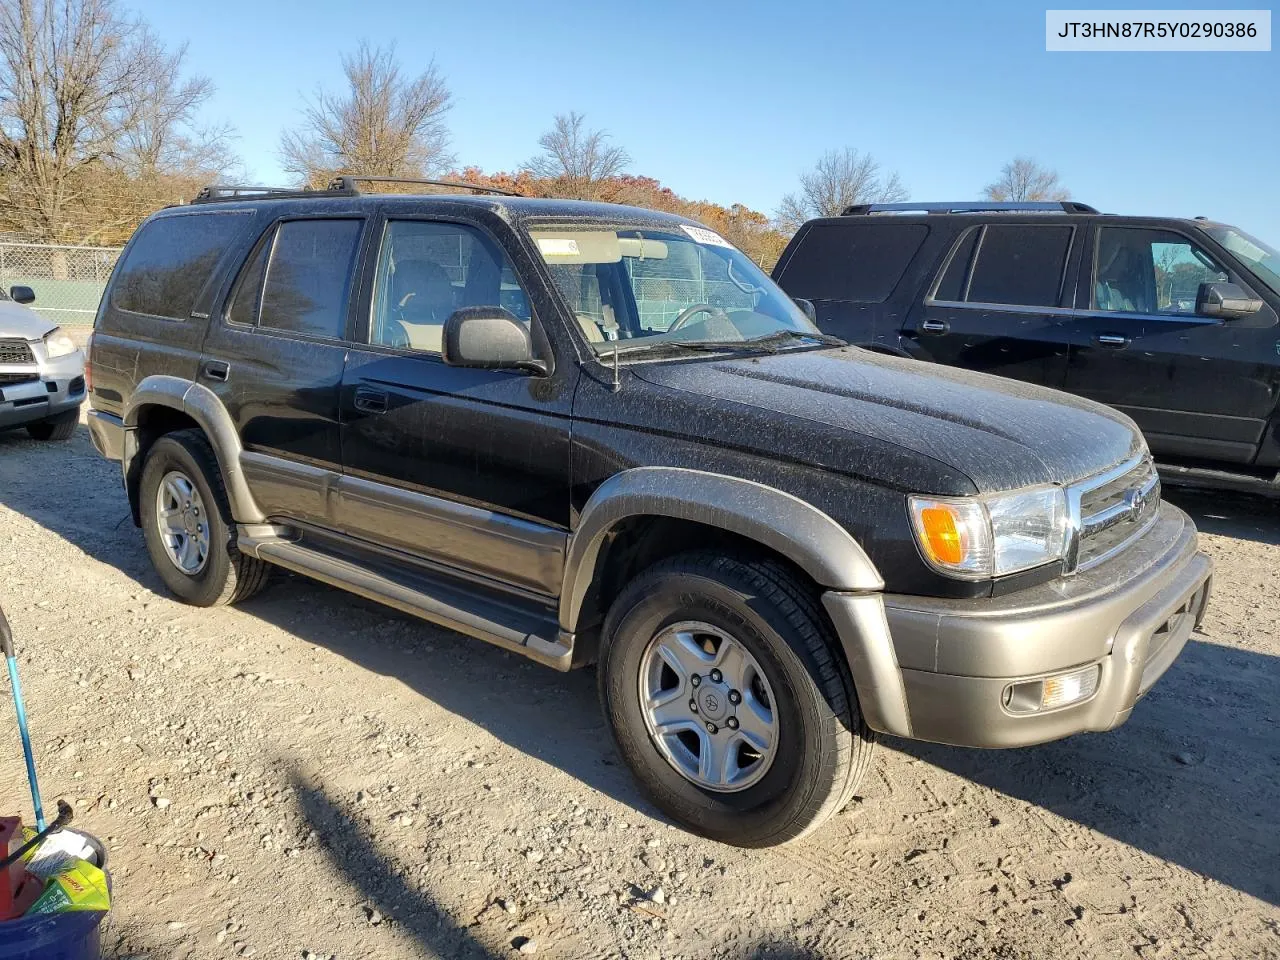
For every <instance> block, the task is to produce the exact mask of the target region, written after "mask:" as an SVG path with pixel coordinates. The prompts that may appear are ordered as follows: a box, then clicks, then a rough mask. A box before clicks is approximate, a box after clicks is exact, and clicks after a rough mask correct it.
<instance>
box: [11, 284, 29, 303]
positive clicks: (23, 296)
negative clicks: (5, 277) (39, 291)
mask: <svg viewBox="0 0 1280 960" xmlns="http://www.w3.org/2000/svg"><path fill="white" fill-rule="evenodd" d="M9 299H10V300H12V301H13V302H14V303H34V302H35V299H36V292H35V291H34V290H32V289H31V288H30V287H23V286H14V287H10V288H9Z"/></svg>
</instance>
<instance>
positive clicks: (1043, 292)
mask: <svg viewBox="0 0 1280 960" xmlns="http://www.w3.org/2000/svg"><path fill="white" fill-rule="evenodd" d="M1071 232H1072V230H1071V227H1058V226H1036V225H1023V224H989V225H988V226H987V227H986V228H985V229H984V230H983V234H982V238H981V240H980V241H979V244H978V252H977V259H976V260H975V261H974V264H973V269H972V272H971V275H970V277H969V294H968V296H967V297H965V299H966V300H967V301H968V302H970V303H1003V304H1010V305H1014V306H1026V307H1056V306H1058V303H1059V300H1060V298H1061V295H1062V276H1063V273H1064V271H1065V270H1066V266H1067V251H1068V250H1069V249H1070V248H1071Z"/></svg>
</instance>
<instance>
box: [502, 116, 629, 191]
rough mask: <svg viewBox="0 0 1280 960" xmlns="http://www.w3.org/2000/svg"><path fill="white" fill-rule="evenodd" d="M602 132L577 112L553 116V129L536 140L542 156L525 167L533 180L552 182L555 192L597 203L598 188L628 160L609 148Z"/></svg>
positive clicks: (620, 149) (619, 151) (620, 153)
mask: <svg viewBox="0 0 1280 960" xmlns="http://www.w3.org/2000/svg"><path fill="white" fill-rule="evenodd" d="M610 139H612V138H611V137H610V136H609V134H608V133H606V132H605V131H603V130H591V129H588V128H587V126H586V117H584V116H583V115H582V114H580V113H573V112H570V113H567V114H566V113H559V114H556V119H555V126H554V127H552V128H551V129H550V130H548V131H547V132H546V133H544V134H543V135H542V136H541V137H539V138H538V146H540V147H541V148H542V153H540V154H538V156H536V157H534V158H533V159H532V160H530V161H529V162H528V163H527V164H526V167H527V168H528V170H529V172H530V173H531V174H533V175H534V176H535V177H543V178H545V179H547V180H552V181H555V186H556V191H557V192H558V193H560V194H561V195H563V196H568V197H575V198H577V199H580V200H598V199H600V195H601V187H602V186H603V184H604V183H605V181H608V180H609V179H611V178H613V177H616V176H618V175H619V174H620V173H622V171H623V170H625V169H626V168H627V164H629V163H630V162H631V157H630V156H628V154H627V151H626V150H624V149H622V147H618V146H611V145H610V144H609V140H610Z"/></svg>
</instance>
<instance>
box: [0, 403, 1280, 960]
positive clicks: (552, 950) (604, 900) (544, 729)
mask: <svg viewBox="0 0 1280 960" xmlns="http://www.w3.org/2000/svg"><path fill="white" fill-rule="evenodd" d="M1171 499H1173V500H1175V501H1176V502H1177V503H1179V504H1180V505H1182V506H1183V507H1184V508H1186V509H1188V510H1189V511H1190V512H1191V513H1192V514H1193V515H1194V516H1195V518H1196V520H1197V523H1198V524H1199V525H1200V527H1201V529H1202V530H1203V531H1204V532H1205V534H1206V535H1205V536H1204V538H1203V541H1204V543H1205V546H1206V549H1207V550H1208V551H1209V552H1211V553H1212V554H1213V556H1214V559H1215V560H1216V561H1217V564H1218V567H1217V576H1216V579H1215V594H1214V598H1213V601H1212V603H1211V605H1210V609H1209V614H1208V618H1207V621H1206V623H1205V633H1204V635H1202V636H1197V637H1196V638H1195V640H1194V641H1193V642H1192V643H1190V644H1189V645H1188V647H1187V650H1186V652H1185V653H1184V654H1183V656H1182V657H1181V659H1180V660H1179V661H1178V663H1177V664H1176V665H1175V666H1174V667H1173V669H1172V670H1171V671H1170V673H1169V674H1168V675H1167V676H1166V677H1165V678H1164V680H1163V681H1162V682H1161V683H1160V684H1159V685H1158V686H1157V687H1156V689H1155V690H1154V691H1153V692H1152V694H1151V695H1150V696H1149V697H1148V698H1147V699H1146V700H1145V701H1144V702H1143V703H1142V704H1141V705H1140V706H1139V708H1138V709H1137V710H1136V711H1135V713H1134V716H1133V718H1132V719H1131V720H1130V721H1129V723H1128V724H1127V725H1125V726H1124V727H1122V728H1121V729H1119V730H1116V731H1113V732H1111V733H1109V734H1102V735H1095V736H1088V735H1086V736H1080V737H1076V738H1074V739H1072V740H1068V741H1065V742H1062V743H1057V744H1051V745H1048V746H1044V747H1038V748H1034V749H1026V750H1017V751H1005V752H982V751H966V750H957V749H950V748H943V747H936V746H930V745H925V744H915V743H908V742H903V741H896V740H889V741H885V742H884V743H883V744H882V748H881V750H880V754H879V757H878V762H877V763H876V765H875V768H874V772H873V773H872V774H871V775H870V776H869V777H868V779H867V781H866V783H865V784H864V785H863V788H862V791H861V796H859V797H858V798H856V799H855V801H854V802H853V803H852V804H850V806H849V807H847V808H846V809H845V810H844V811H843V812H842V813H841V814H839V815H838V816H837V817H836V818H834V819H833V820H832V821H831V822H830V823H829V824H828V825H827V826H826V827H825V828H824V829H822V830H820V831H819V832H818V833H817V834H816V835H815V836H814V837H813V838H811V839H810V840H808V841H805V842H803V843H801V844H799V845H796V846H792V847H788V848H784V849H778V850H771V851H762V852H749V851H740V850H736V849H733V848H729V847H723V846H719V845H717V844H714V843H710V842H706V841H702V840H699V839H697V838H695V837H692V836H689V835H688V834H685V833H683V832H681V831H680V830H678V829H676V828H674V827H673V826H671V825H669V824H667V823H666V822H664V820H663V819H662V818H661V817H660V816H658V815H657V814H656V813H655V811H653V810H652V809H651V808H650V807H649V806H648V805H647V804H646V803H645V802H644V801H643V800H642V799H641V798H640V797H639V795H638V794H637V791H636V789H635V787H634V786H633V784H632V782H631V779H630V777H629V775H628V773H627V771H626V770H625V769H624V768H623V767H622V766H621V764H620V761H619V759H618V757H617V755H616V753H615V752H614V750H613V748H612V746H611V744H610V742H609V739H608V737H607V735H606V731H605V728H604V726H603V723H602V721H601V717H600V715H599V711H598V709H597V705H596V700H595V689H594V676H593V674H592V673H591V672H590V671H582V672H579V673H575V674H571V675H569V676H562V675H560V674H557V673H554V672H552V671H550V670H547V669H545V668H542V667H539V666H536V665H533V664H530V663H526V662H524V661H523V660H521V659H520V658H518V657H514V656H512V655H510V654H507V653H505V652H502V651H500V650H497V649H496V648H492V647H488V646H486V645H484V644H481V643H478V642H475V641H470V640H467V639H465V638H463V637H460V636H457V635H455V634H451V633H448V632H445V631H441V630H439V629H436V628H434V627H431V626H430V625H426V624H423V623H420V622H417V621H415V620H411V619H409V618H406V617H402V616H400V615H398V614H396V613H394V612H392V611H389V610H386V609H384V608H381V607H378V606H376V605H373V604H369V603H365V602H363V601H361V600H359V599H356V598H354V597H352V596H349V595H347V594H344V593H342V592H340V591H337V590H333V589H330V588H327V587H324V586H322V585H319V584H315V583H311V582H309V581H307V580H304V579H301V578H296V577H291V576H288V575H284V574H283V573H281V574H278V575H277V577H276V579H275V580H274V582H273V585H272V586H271V587H270V588H269V589H268V590H267V591H266V592H265V593H263V594H262V595H260V596H259V597H257V598H255V599H253V600H252V601H250V602H248V603H247V604H245V605H244V606H242V607H237V608H235V609H225V608H224V609H220V610H213V611H206V610H197V609H193V608H189V607H184V606H182V605H180V604H178V603H176V602H174V601H173V600H171V599H169V598H168V597H167V596H165V595H164V593H163V591H162V589H161V586H160V582H159V580H158V578H157V577H156V576H155V575H154V574H153V573H152V571H151V567H150V565H149V562H148V560H147V555H146V552H145V549H144V547H143V544H142V537H141V534H140V533H139V532H138V531H137V530H136V529H135V528H134V527H133V525H132V523H131V521H130V520H129V519H128V507H127V504H126V501H125V497H124V494H123V491H122V490H121V486H120V482H119V475H118V473H117V470H116V467H115V466H114V465H113V464H108V463H106V462H104V461H102V460H100V459H99V458H98V457H97V456H96V454H95V453H94V451H93V449H92V447H91V445H90V443H89V440H88V436H87V433H86V431H85V430H84V429H83V428H82V429H81V430H80V432H79V434H78V435H77V437H76V438H75V439H74V440H73V441H71V442H70V443H66V444H53V445H39V444H36V443H33V442H31V441H29V440H27V439H26V435H25V433H21V432H20V433H10V434H0V603H3V605H4V608H5V610H6V611H7V612H8V614H9V617H10V619H11V621H12V622H13V625H14V629H15V631H16V636H17V640H18V644H19V648H20V651H21V658H20V659H21V670H22V676H23V682H24V686H25V689H26V694H27V699H28V708H29V710H30V714H31V723H32V727H33V734H34V737H35V744H36V751H37V762H38V764H39V769H40V773H41V780H42V785H43V788H44V794H45V798H46V802H47V803H48V804H49V805H50V806H52V802H53V800H54V799H56V798H59V797H62V798H66V799H68V800H70V801H72V802H73V803H75V805H76V808H77V820H78V821H79V823H80V825H82V826H83V827H85V828H86V829H89V830H91V831H92V832H94V833H96V834H97V835H98V836H100V837H101V838H103V839H104V840H105V841H106V844H107V847H108V848H109V851H110V854H109V855H110V866H111V869H112V875H113V878H114V882H115V902H116V906H115V908H114V910H113V912H112V914H111V917H110V919H109V921H108V926H107V928H106V935H105V937H104V944H105V946H106V950H107V954H108V955H109V956H116V957H137V958H142V957H146V958H170V957H172V958H186V957H212V958H220V957H236V956H245V957H247V956H258V957H262V958H282V960H283V958H329V957H334V958H342V960H354V958H364V957H378V958H389V960H395V958H408V957H449V958H454V957H507V956H511V957H518V956H521V955H529V954H536V955H538V956H548V957H614V956H627V957H688V958H693V957H732V958H745V957H752V958H755V957H786V958H800V957H823V958H845V957H848V958H872V957H874V958H877V960H882V958H883V960H888V958H908V957H938V958H977V957H1000V958H1022V957H1037V958H1038V957H1046V956H1071V957H1076V956H1080V957H1123V956H1139V957H1200V956H1213V957H1241V958H1244V957H1280V804H1278V803H1277V798H1278V797H1280V703H1278V701H1277V696H1276V690H1277V681H1278V680H1280V640H1278V639H1277V637H1276V635H1275V632H1274V630H1275V624H1276V622H1277V619H1278V618H1280V597H1277V591H1276V584H1277V576H1276V570H1277V565H1278V562H1280V504H1270V503H1267V502H1264V501H1259V500H1251V499H1249V498H1244V497H1229V496H1225V495H1217V494H1191V493H1186V492H1184V493H1172V494H1171ZM7 692H8V691H7V685H5V688H4V690H3V694H4V698H5V699H7ZM2 709H3V711H5V712H7V711H8V710H9V708H8V707H7V706H4V707H3V708H2ZM0 737H3V740H4V741H5V742H4V744H3V746H0V785H3V789H2V790H0V799H2V800H3V801H4V802H3V808H4V810H5V811H6V812H11V811H12V810H13V808H15V807H19V806H20V807H21V808H23V809H26V808H27V799H26V797H25V776H24V774H23V771H22V767H21V759H20V758H21V753H20V750H19V749H18V741H17V736H16V733H15V732H14V730H13V728H12V724H11V723H9V722H7V721H0Z"/></svg>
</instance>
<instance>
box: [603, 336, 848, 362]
mask: <svg viewBox="0 0 1280 960" xmlns="http://www.w3.org/2000/svg"><path fill="white" fill-rule="evenodd" d="M795 340H808V341H809V342H811V343H813V344H815V345H821V346H825V347H847V346H848V345H849V344H848V343H847V342H846V341H844V340H841V339H840V338H839V337H832V336H828V335H827V334H825V333H806V332H805V331H803V330H777V331H775V332H773V333H766V334H765V335H763V336H760V337H750V338H748V339H746V340H668V339H666V338H665V337H642V338H639V339H637V340H633V341H631V342H630V343H628V344H626V345H625V346H622V347H619V348H618V353H620V354H627V353H636V352H639V351H641V350H661V349H665V348H667V347H675V348H677V349H679V350H696V351H699V352H702V353H733V352H735V351H742V350H747V351H752V352H756V351H758V352H761V353H777V352H778V349H779V348H780V347H781V346H782V345H783V344H785V343H790V342H792V341H795ZM610 353H612V351H611V350H610V351H601V352H600V354H599V355H600V356H602V357H603V356H608V355H609V354H610Z"/></svg>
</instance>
